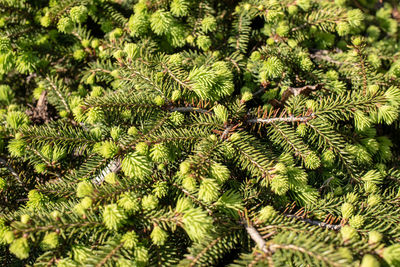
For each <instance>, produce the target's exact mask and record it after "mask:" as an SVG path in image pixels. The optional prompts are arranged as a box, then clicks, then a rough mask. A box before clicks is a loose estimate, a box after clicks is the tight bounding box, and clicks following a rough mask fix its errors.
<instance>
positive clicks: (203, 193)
mask: <svg viewBox="0 0 400 267" xmlns="http://www.w3.org/2000/svg"><path fill="white" fill-rule="evenodd" d="M219 189H220V188H219V186H218V184H217V182H216V181H215V180H214V179H204V180H202V181H201V184H200V189H199V193H198V195H199V199H200V200H202V201H205V202H213V201H216V200H217V198H218V195H219Z"/></svg>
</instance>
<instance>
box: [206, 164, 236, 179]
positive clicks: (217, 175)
mask: <svg viewBox="0 0 400 267" xmlns="http://www.w3.org/2000/svg"><path fill="white" fill-rule="evenodd" d="M230 175H231V174H230V171H229V169H228V167H226V166H225V165H222V164H221V163H218V162H214V163H212V165H211V168H210V176H211V177H212V178H214V179H215V180H216V181H217V182H218V183H219V184H222V183H224V182H225V181H227V180H228V179H229V177H230Z"/></svg>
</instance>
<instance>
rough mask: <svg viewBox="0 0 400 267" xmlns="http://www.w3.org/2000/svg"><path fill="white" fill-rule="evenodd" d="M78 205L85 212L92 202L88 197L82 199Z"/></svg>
mask: <svg viewBox="0 0 400 267" xmlns="http://www.w3.org/2000/svg"><path fill="white" fill-rule="evenodd" d="M80 204H81V206H82V208H84V209H85V210H87V209H88V208H90V206H92V204H93V200H92V199H91V198H90V197H84V198H82V200H81V202H80Z"/></svg>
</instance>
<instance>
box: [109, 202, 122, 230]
mask: <svg viewBox="0 0 400 267" xmlns="http://www.w3.org/2000/svg"><path fill="white" fill-rule="evenodd" d="M126 218H127V216H126V214H125V212H124V210H123V209H121V208H120V207H118V206H117V204H109V205H107V206H105V207H104V210H103V222H104V224H105V226H106V227H107V228H108V229H109V230H118V228H119V227H120V226H121V225H122V224H123V223H124V221H125V220H126Z"/></svg>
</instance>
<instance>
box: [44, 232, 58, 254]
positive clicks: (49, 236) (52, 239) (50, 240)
mask: <svg viewBox="0 0 400 267" xmlns="http://www.w3.org/2000/svg"><path fill="white" fill-rule="evenodd" d="M40 246H41V248H42V249H43V250H50V249H55V248H56V247H58V235H57V233H54V232H52V233H46V235H45V236H44V238H43V240H42V242H41V243H40Z"/></svg>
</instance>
